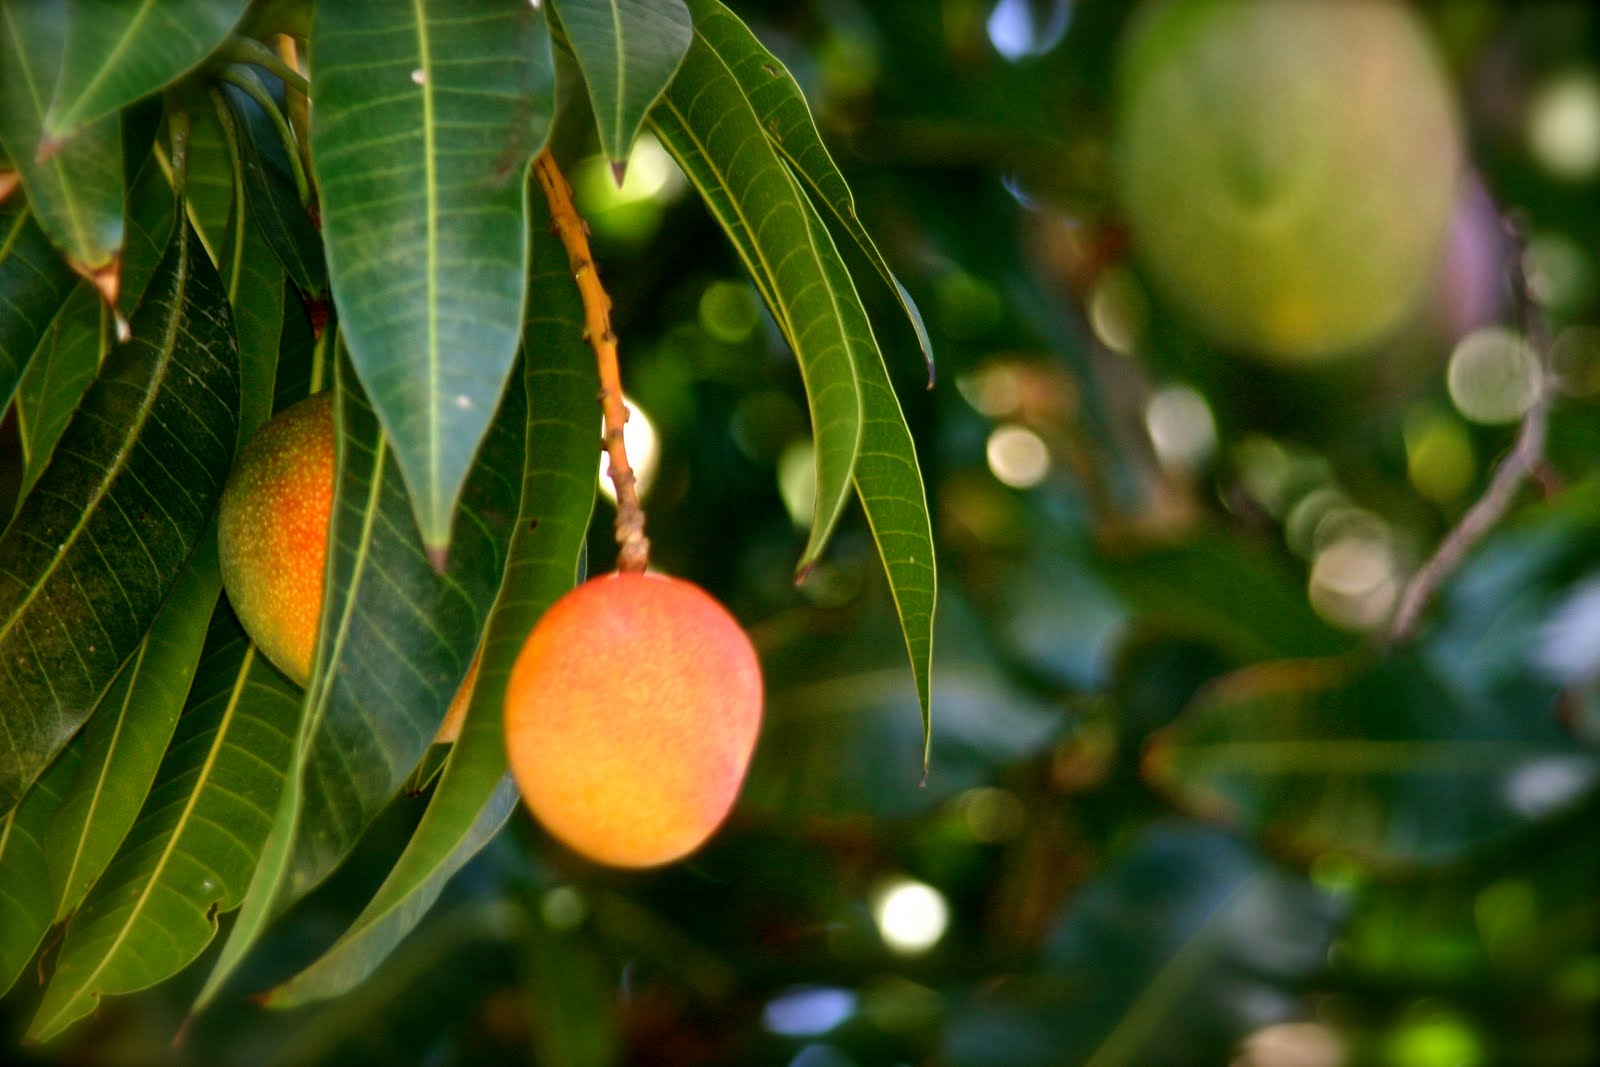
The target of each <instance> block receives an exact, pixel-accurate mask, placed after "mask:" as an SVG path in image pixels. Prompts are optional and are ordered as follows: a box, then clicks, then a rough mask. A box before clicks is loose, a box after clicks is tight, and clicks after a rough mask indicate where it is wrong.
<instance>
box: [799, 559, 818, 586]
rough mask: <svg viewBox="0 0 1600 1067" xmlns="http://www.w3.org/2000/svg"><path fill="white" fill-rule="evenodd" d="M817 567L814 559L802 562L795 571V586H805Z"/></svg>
mask: <svg viewBox="0 0 1600 1067" xmlns="http://www.w3.org/2000/svg"><path fill="white" fill-rule="evenodd" d="M816 565H817V561H816V560H814V559H804V560H801V561H800V565H799V566H798V567H796V568H795V569H794V584H795V585H804V584H805V582H806V579H807V578H809V577H811V569H812V568H813V567H815V566H816Z"/></svg>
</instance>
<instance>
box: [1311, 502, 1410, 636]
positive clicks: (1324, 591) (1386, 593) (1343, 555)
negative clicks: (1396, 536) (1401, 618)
mask: <svg viewBox="0 0 1600 1067" xmlns="http://www.w3.org/2000/svg"><path fill="white" fill-rule="evenodd" d="M1324 521H1326V520H1324ZM1398 594H1399V580H1398V577H1397V575H1396V573H1395V562H1394V554H1393V552H1392V550H1391V549H1390V546H1389V542H1388V539H1387V538H1384V537H1380V536H1374V535H1373V534H1371V533H1369V532H1362V531H1351V532H1349V533H1346V534H1342V535H1341V536H1339V537H1337V538H1335V539H1333V540H1331V541H1329V542H1328V543H1327V545H1326V547H1324V548H1322V549H1321V550H1320V551H1318V552H1317V556H1316V559H1315V561H1314V562H1313V563H1312V564H1311V589H1310V595H1311V606H1312V607H1313V608H1315V609H1316V610H1317V613H1318V614H1319V615H1321V616H1322V617H1323V618H1325V619H1327V620H1328V621H1329V622H1331V623H1333V624H1334V625H1336V626H1342V627H1344V628H1346V629H1350V630H1371V629H1374V628H1376V627H1377V626H1379V625H1381V624H1382V623H1383V622H1385V621H1386V620H1387V619H1388V618H1389V613H1390V611H1392V610H1393V608H1394V602H1395V599H1396V597H1397V596H1398Z"/></svg>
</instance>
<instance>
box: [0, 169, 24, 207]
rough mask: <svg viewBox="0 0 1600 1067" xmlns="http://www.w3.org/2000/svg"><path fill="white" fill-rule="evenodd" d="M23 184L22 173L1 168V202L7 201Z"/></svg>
mask: <svg viewBox="0 0 1600 1067" xmlns="http://www.w3.org/2000/svg"><path fill="white" fill-rule="evenodd" d="M21 184H22V173H21V172H20V171H15V170H0V204H3V203H5V202H6V200H7V198H9V197H10V196H11V194H12V193H14V192H16V191H17V187H18V186H19V185H21Z"/></svg>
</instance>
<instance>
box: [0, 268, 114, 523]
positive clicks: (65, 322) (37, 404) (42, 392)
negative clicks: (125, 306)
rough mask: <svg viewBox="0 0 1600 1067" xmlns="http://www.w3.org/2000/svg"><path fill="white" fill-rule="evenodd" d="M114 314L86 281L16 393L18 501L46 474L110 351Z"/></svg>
mask: <svg viewBox="0 0 1600 1067" xmlns="http://www.w3.org/2000/svg"><path fill="white" fill-rule="evenodd" d="M111 329H112V327H111V312H110V310H109V309H108V308H107V307H106V303H105V301H104V300H102V299H100V294H99V293H98V292H96V291H95V288H94V286H93V285H92V284H90V283H89V282H87V281H83V282H79V283H78V286H77V288H76V289H74V290H73V291H72V295H71V296H69V297H68V298H67V302H66V303H65V304H63V305H61V310H60V311H59V312H58V313H57V314H56V317H55V321H54V322H52V323H51V324H50V330H49V332H48V333H46V334H45V336H44V340H43V341H41V342H40V344H39V350H38V352H37V353H36V354H35V355H34V358H33V362H31V363H29V364H28V370H27V373H26V374H24V375H23V376H22V385H21V386H20V387H19V388H18V389H17V400H16V406H15V408H14V409H13V410H14V411H15V412H16V416H17V436H18V439H19V440H20V443H21V446H22V485H21V489H20V490H19V492H18V494H17V499H18V500H19V501H23V500H26V499H27V498H28V492H29V491H30V490H31V489H32V488H33V484H34V483H35V482H36V481H38V480H39V475H41V474H43V473H44V470H45V466H46V465H47V464H48V463H49V462H50V457H51V455H52V454H53V453H54V452H55V447H56V442H57V441H59V440H60V439H61V435H62V433H64V432H65V431H66V428H67V424H68V423H69V422H71V420H72V415H73V413H74V412H76V411H77V410H78V401H79V400H81V399H83V394H84V391H85V390H86V389H88V388H89V384H90V383H91V382H93V381H94V376H95V372H96V371H98V370H99V369H100V364H101V363H102V362H104V360H105V357H106V353H107V352H109V351H110V349H111Z"/></svg>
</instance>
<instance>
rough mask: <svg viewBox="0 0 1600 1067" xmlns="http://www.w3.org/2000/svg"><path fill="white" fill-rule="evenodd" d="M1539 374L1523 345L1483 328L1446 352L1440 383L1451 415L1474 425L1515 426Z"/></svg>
mask: <svg viewBox="0 0 1600 1067" xmlns="http://www.w3.org/2000/svg"><path fill="white" fill-rule="evenodd" d="M1542 373H1543V372H1542V371H1541V370H1540V367H1539V358H1538V356H1536V355H1534V352H1533V349H1532V348H1530V347H1528V344H1527V342H1526V341H1524V340H1523V339H1522V338H1521V337H1519V336H1518V335H1517V334H1515V333H1512V332H1511V331H1510V330H1508V329H1506V328H1505V327H1503V326H1486V327H1484V328H1483V329H1481V330H1474V331H1473V332H1471V333H1469V334H1467V336H1465V337H1463V338H1462V339H1461V341H1460V342H1459V343H1458V344H1457V345H1456V347H1455V351H1453V352H1452V353H1450V365H1449V367H1448V368H1446V371H1445V384H1446V386H1447V387H1448V388H1449V390H1450V399H1451V401H1453V402H1454V403H1455V406H1456V410H1458V411H1460V412H1461V414H1463V415H1465V416H1466V417H1467V418H1469V419H1471V420H1472V421H1473V422H1479V423H1484V424H1487V425H1495V424H1498V423H1507V422H1515V421H1517V419H1519V418H1521V417H1522V415H1523V413H1524V412H1526V411H1527V410H1528V408H1529V407H1531V406H1532V405H1533V401H1534V398H1535V397H1537V396H1538V393H1539V389H1540V387H1541V384H1542Z"/></svg>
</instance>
